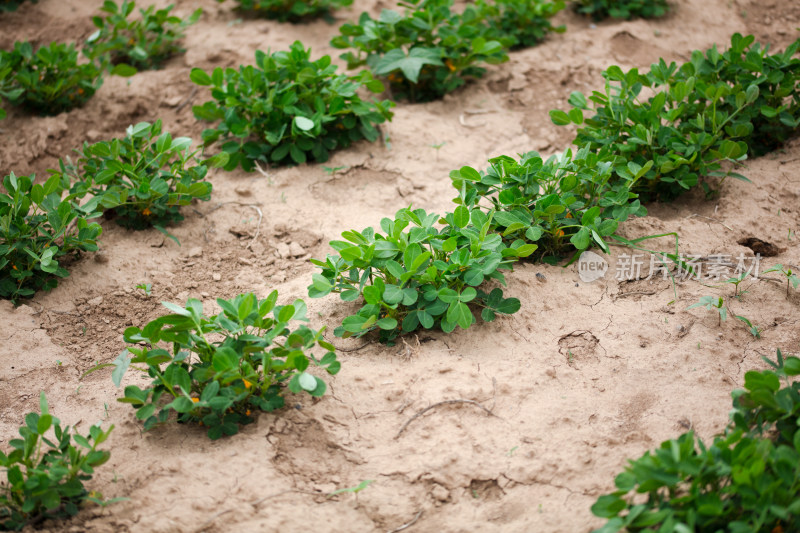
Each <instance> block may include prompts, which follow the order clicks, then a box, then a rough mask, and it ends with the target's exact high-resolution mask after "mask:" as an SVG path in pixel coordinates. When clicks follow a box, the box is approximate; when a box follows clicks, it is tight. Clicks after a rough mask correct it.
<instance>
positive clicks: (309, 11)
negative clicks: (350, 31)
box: [217, 0, 353, 22]
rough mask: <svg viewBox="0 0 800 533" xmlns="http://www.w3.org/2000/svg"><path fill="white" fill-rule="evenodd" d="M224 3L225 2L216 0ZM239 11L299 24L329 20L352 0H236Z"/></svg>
mask: <svg viewBox="0 0 800 533" xmlns="http://www.w3.org/2000/svg"><path fill="white" fill-rule="evenodd" d="M217 1H218V2H224V1H225V0H217ZM236 1H237V3H238V4H239V6H238V8H237V9H239V10H241V11H249V12H252V13H255V14H258V15H260V16H263V17H265V18H268V19H273V20H278V21H280V22H301V21H304V20H309V19H313V18H319V17H324V18H325V19H330V18H331V12H332V11H334V10H336V9H341V8H343V7H347V6H349V5H351V4H352V3H353V0H236Z"/></svg>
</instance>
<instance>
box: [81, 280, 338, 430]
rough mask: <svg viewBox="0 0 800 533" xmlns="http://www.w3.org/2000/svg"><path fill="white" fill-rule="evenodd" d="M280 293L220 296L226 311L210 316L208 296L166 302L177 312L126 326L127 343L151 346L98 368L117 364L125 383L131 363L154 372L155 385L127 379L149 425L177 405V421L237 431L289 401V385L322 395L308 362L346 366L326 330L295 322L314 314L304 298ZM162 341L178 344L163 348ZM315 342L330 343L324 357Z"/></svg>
mask: <svg viewBox="0 0 800 533" xmlns="http://www.w3.org/2000/svg"><path fill="white" fill-rule="evenodd" d="M277 299H278V292H277V291H273V292H272V293H271V294H270V295H269V296H268V297H267V298H266V299H263V300H259V299H257V298H256V296H255V295H254V294H252V293H250V294H241V295H239V296H236V297H235V298H233V299H231V300H223V299H218V300H217V304H218V305H219V306H220V307H221V308H222V312H221V313H220V314H218V315H214V316H211V317H206V316H205V315H203V308H202V303H201V302H200V301H198V300H195V299H189V301H188V302H187V304H186V307H185V308H184V307H181V306H179V305H175V304H171V303H167V302H164V306H165V307H166V308H167V309H169V310H170V311H171V312H172V314H169V315H165V316H162V317H160V318H157V319H156V320H154V321H152V322H150V323H149V324H147V325H146V326H145V327H144V328H143V329H139V328H135V327H131V328H128V329H127V330H125V341H126V342H129V343H137V344H139V343H146V344H147V346H137V347H128V348H127V349H126V350H125V351H123V352H122V353H121V354H120V356H119V357H118V358H117V360H116V361H115V363H114V365H98V366H96V367H95V368H94V369H92V370H96V369H98V368H103V367H105V366H114V367H115V368H114V371H113V372H112V378H113V380H114V382H115V384H116V385H117V386H119V384H120V382H121V380H122V377H123V375H124V374H125V372H126V371H127V369H128V367H129V365H131V364H134V365H136V364H142V365H144V366H143V367H139V366H133V367H131V368H135V369H136V370H139V371H142V372H144V373H146V374H147V375H149V376H150V377H151V378H153V381H152V382H151V384H150V385H149V386H147V387H146V388H144V389H141V388H139V387H137V386H136V385H128V386H127V387H125V395H124V397H122V398H119V400H118V401H120V402H123V403H129V404H131V405H132V406H133V407H134V408H135V409H136V418H138V419H139V420H142V421H144V429H145V430H148V429H151V428H152V427H154V426H155V425H157V424H159V423H164V422H167V420H168V418H169V414H170V412H171V411H175V412H176V413H177V419H178V422H181V423H200V424H201V425H203V426H205V427H207V428H208V436H209V438H211V439H218V438H220V437H221V436H223V435H234V434H236V433H238V431H239V425H240V424H248V423H250V422H252V421H253V417H252V416H251V412H252V411H255V410H257V409H258V410H261V411H273V410H275V409H279V408H281V407H283V405H284V399H283V389H284V387H286V388H288V389H289V391H291V392H293V393H295V394H297V393H300V392H302V391H306V392H308V393H309V394H311V395H312V396H314V397H319V396H322V395H323V394H324V393H325V390H326V385H325V382H324V381H322V379H320V378H318V377H316V376H314V375H312V374H309V373H308V372H306V370H307V368H308V366H309V363H311V362H313V363H314V364H315V365H317V366H320V367H323V368H325V369H326V370H327V371H328V373H330V374H336V373H337V372H338V371H339V368H340V364H339V362H338V361H337V360H336V355H335V354H334V347H333V346H332V345H330V344H328V343H327V342H325V341H324V340H323V338H322V333H323V332H322V331H315V330H313V329H310V328H308V327H307V326H304V325H303V326H299V327H298V328H296V329H293V330H292V329H290V328H289V324H290V322H292V321H301V322H306V321H307V319H306V304H305V303H304V302H303V300H295V301H294V303H292V304H291V305H282V306H277V305H276V303H277ZM270 314H272V316H270ZM161 342H164V343H166V344H168V345H171V350H168V349H165V348H160V347H159V343H161ZM316 345H319V346H320V347H321V348H323V349H324V350H326V353H325V355H324V356H323V357H322V358H321V359H316V358H315V357H314V356H313V355H312V353H311V351H310V350H312V349H313V348H314V347H315V346H316ZM163 365H166V367H163ZM164 398H166V399H169V400H170V401H169V403H166V402H165V401H164Z"/></svg>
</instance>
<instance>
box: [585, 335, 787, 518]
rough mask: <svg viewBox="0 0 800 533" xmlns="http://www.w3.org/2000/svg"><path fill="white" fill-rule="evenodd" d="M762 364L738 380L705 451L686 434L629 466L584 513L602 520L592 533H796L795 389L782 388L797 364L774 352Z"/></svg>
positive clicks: (693, 437) (700, 444)
mask: <svg viewBox="0 0 800 533" xmlns="http://www.w3.org/2000/svg"><path fill="white" fill-rule="evenodd" d="M765 360H767V359H766V358H765ZM767 362H768V363H769V364H770V365H771V366H772V370H765V371H750V372H747V373H746V374H745V383H744V386H745V390H737V391H734V392H733V394H732V397H733V411H732V413H731V424H730V425H729V427H728V428H727V430H726V431H725V433H724V434H723V435H721V436H718V437H716V438H715V439H714V442H713V444H712V445H711V446H706V445H705V444H704V443H703V442H702V441H701V440H700V439H698V438H697V437H695V435H694V433H693V432H689V433H685V434H683V435H682V436H681V437H680V438H678V439H674V440H670V441H666V442H664V443H662V444H661V447H660V448H659V449H657V450H654V451H653V452H647V453H645V454H644V456H642V457H641V458H639V459H637V460H635V461H631V462H630V464H629V466H628V467H627V468H626V469H625V472H623V473H621V474H619V475H618V476H617V478H616V480H615V485H616V487H617V490H616V491H615V492H613V493H611V494H607V495H605V496H601V497H600V498H599V499H598V500H597V502H596V503H595V504H594V506H592V512H593V513H594V514H595V515H596V516H599V517H601V518H607V519H609V520H608V522H607V523H606V524H605V526H603V527H601V528H599V529H597V530H596V533H614V532H617V531H620V530H623V529H624V530H625V531H630V532H635V531H651V532H656V531H658V532H665V533H666V532H672V531H686V532H689V531H720V532H730V533H740V532H741V533H744V532H753V533H755V532H764V533H769V532H778V531H787V532H788V531H798V530H800V500H798V498H797V494H798V491H800V429H798V420H799V419H800V418H799V417H800V383H799V382H797V381H794V382H789V381H788V378H789V377H790V376H796V375H798V374H800V359H798V358H797V357H787V358H786V359H785V360H784V359H783V356H782V354H781V352H780V350H778V361H777V363H774V362H772V361H769V360H767ZM782 378H784V379H786V380H787V384H786V386H784V387H783V388H781V381H780V380H781V379H782ZM643 496H645V497H646V499H645V498H644V497H643ZM636 502H638V503H636Z"/></svg>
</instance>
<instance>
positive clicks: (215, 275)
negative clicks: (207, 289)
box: [211, 272, 222, 281]
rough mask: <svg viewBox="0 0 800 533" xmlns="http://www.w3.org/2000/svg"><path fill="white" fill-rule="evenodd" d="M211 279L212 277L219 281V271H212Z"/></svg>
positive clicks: (220, 277) (220, 276)
mask: <svg viewBox="0 0 800 533" xmlns="http://www.w3.org/2000/svg"><path fill="white" fill-rule="evenodd" d="M211 279H213V280H214V281H219V280H221V279H222V275H221V274H220V273H219V272H214V273H213V274H211Z"/></svg>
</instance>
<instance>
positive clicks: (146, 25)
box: [86, 0, 203, 69]
mask: <svg viewBox="0 0 800 533" xmlns="http://www.w3.org/2000/svg"><path fill="white" fill-rule="evenodd" d="M135 7H136V2H134V1H133V0H122V4H117V3H116V2H115V1H114V0H105V2H103V6H102V7H101V8H100V10H101V11H103V12H105V13H107V15H105V16H95V17H92V22H93V23H94V25H95V26H96V27H97V28H98V29H97V31H96V32H94V33H93V34H92V35H91V36H90V37H89V39H88V40H87V42H86V44H87V48H86V51H87V55H89V56H90V57H100V56H103V55H105V54H109V55H110V59H111V63H113V64H119V63H127V64H129V65H131V66H133V67H136V68H138V69H153V68H158V67H159V66H161V64H162V63H163V62H164V61H165V60H167V59H169V58H170V57H172V56H175V55H177V54H180V53H183V52H184V51H185V50H184V49H183V48H181V46H180V40H181V39H183V37H184V32H185V30H186V28H188V27H189V26H191V25H192V24H194V23H195V22H197V20H198V19H199V18H200V15H202V13H203V10H202V9H200V8H198V9H197V10H196V11H194V12H193V13H192V14H191V15H189V16H188V17H187V18H185V19H182V18H181V17H179V16H176V15H173V14H171V11H172V8H173V7H174V5H169V6H167V7H166V8H164V9H156V6H149V7H147V8H145V9H139V18H138V19H134V20H129V18H128V17H129V16H130V15H131V13H132V12H133V10H134V8H135Z"/></svg>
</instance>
